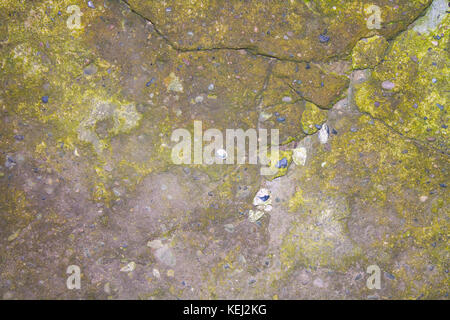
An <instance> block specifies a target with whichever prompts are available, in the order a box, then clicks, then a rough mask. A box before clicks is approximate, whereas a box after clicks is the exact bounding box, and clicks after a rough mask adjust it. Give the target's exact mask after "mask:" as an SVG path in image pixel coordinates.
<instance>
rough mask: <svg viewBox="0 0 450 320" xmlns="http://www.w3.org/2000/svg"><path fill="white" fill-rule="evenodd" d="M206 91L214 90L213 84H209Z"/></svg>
mask: <svg viewBox="0 0 450 320" xmlns="http://www.w3.org/2000/svg"><path fill="white" fill-rule="evenodd" d="M208 90H209V91H212V90H214V83H211V84H210V85H209V86H208Z"/></svg>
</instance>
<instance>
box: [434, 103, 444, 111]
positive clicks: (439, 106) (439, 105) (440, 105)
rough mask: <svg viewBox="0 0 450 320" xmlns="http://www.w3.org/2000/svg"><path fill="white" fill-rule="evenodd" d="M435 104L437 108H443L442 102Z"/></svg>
mask: <svg viewBox="0 0 450 320" xmlns="http://www.w3.org/2000/svg"><path fill="white" fill-rule="evenodd" d="M436 106H437V107H438V108H439V110H444V106H443V105H442V104H439V103H436Z"/></svg>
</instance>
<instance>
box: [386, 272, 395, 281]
mask: <svg viewBox="0 0 450 320" xmlns="http://www.w3.org/2000/svg"><path fill="white" fill-rule="evenodd" d="M386 277H387V278H388V279H391V280H395V276H394V275H393V274H390V273H387V272H386Z"/></svg>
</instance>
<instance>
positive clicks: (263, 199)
mask: <svg viewBox="0 0 450 320" xmlns="http://www.w3.org/2000/svg"><path fill="white" fill-rule="evenodd" d="M258 198H260V199H261V200H262V201H267V200H268V199H269V198H270V196H269V195H265V196H262V197H258Z"/></svg>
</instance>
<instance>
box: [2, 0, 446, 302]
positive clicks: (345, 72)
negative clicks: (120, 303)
mask: <svg viewBox="0 0 450 320" xmlns="http://www.w3.org/2000/svg"><path fill="white" fill-rule="evenodd" d="M93 3H94V5H95V9H93V8H89V7H88V6H87V4H86V2H85V1H80V0H70V1H69V0H63V1H51V0H40V1H16V0H14V1H13V0H4V1H2V2H1V3H0V65H1V68H2V73H1V74H0V85H1V92H0V113H1V116H0V121H1V126H0V156H1V163H0V279H1V280H0V298H3V299H36V298H40V299H44V298H57V299H76V298H84V299H94V298H95V299H176V298H183V299H191V298H195V299H227V298H228V299H253V298H259V299H326V298H331V299H392V298H399V299H431V298H435V299H448V288H449V279H448V268H449V261H450V256H449V246H448V226H449V216H448V207H449V203H448V201H449V195H448V191H447V184H448V180H449V172H448V171H449V159H448V147H449V139H448V136H447V135H448V120H449V119H448V112H447V107H448V78H449V69H448V66H449V53H448V50H449V45H448V37H449V20H448V15H447V14H446V10H448V8H446V7H445V5H443V3H445V1H444V2H442V1H440V0H437V1H434V2H433V4H431V0H421V1H406V0H401V1H395V2H394V1H388V0H371V1H322V0H315V1H197V0H196V1H176V2H175V1H165V2H161V1H139V0H129V1H118V0H114V1H112V0H105V1H93ZM370 4H376V5H378V6H379V7H380V8H381V13H382V15H381V17H382V23H381V25H382V28H381V29H379V30H377V29H369V28H367V20H368V17H369V16H370V14H367V13H366V11H365V10H366V9H367V6H368V5H370ZM69 5H78V6H79V7H80V9H81V11H82V13H83V16H82V17H81V28H80V29H69V28H68V27H67V23H66V22H67V19H68V18H69V16H70V13H67V12H66V9H67V7H68V6H69ZM194 120H199V121H202V125H203V130H206V129H210V128H216V129H218V130H220V131H221V132H225V130H226V129H237V128H241V129H243V130H247V129H250V128H255V129H258V128H260V129H279V130H280V131H279V132H280V158H279V159H280V160H282V159H285V163H284V164H285V165H282V166H281V167H279V168H277V165H278V164H279V163H278V162H276V161H272V162H271V163H270V166H271V167H272V168H276V174H275V175H274V176H269V177H264V176H261V175H260V166H259V165H250V164H243V165H219V164H215V165H175V164H173V162H172V160H171V150H172V147H173V146H174V144H175V143H174V142H173V141H171V134H172V132H173V130H175V129H177V128H186V129H188V130H190V132H192V130H193V121H194ZM325 123H326V124H327V126H328V128H329V132H326V134H327V137H328V135H329V137H328V138H327V139H325V140H324V138H323V136H322V138H321V141H319V138H318V131H319V130H320V129H321V128H322V127H323V125H324V124H325ZM321 132H322V133H321V134H322V135H324V134H325V133H324V131H321ZM294 149H295V150H297V151H293V150H294ZM298 150H301V152H300V151H298ZM280 163H282V162H280ZM261 188H266V189H268V190H269V191H270V198H269V199H270V208H269V204H268V202H264V201H263V200H261V201H263V204H264V205H263V206H261V208H262V209H264V210H265V211H264V212H263V214H261V215H259V216H258V219H256V221H255V222H251V221H249V211H250V210H253V211H256V210H257V209H258V210H259V209H260V208H256V207H257V206H255V205H254V203H253V201H254V197H255V195H256V194H257V192H258V190H260V189H261ZM267 201H269V200H267ZM69 265H78V266H79V267H80V268H81V272H82V277H81V289H80V290H69V289H67V287H66V279H67V277H68V274H67V273H66V270H67V267H68V266H69ZM370 265H378V266H379V267H380V269H381V271H382V275H381V289H379V290H371V289H369V288H368V287H367V286H366V279H367V278H368V276H369V275H368V274H367V273H366V270H367V267H368V266H370Z"/></svg>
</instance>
